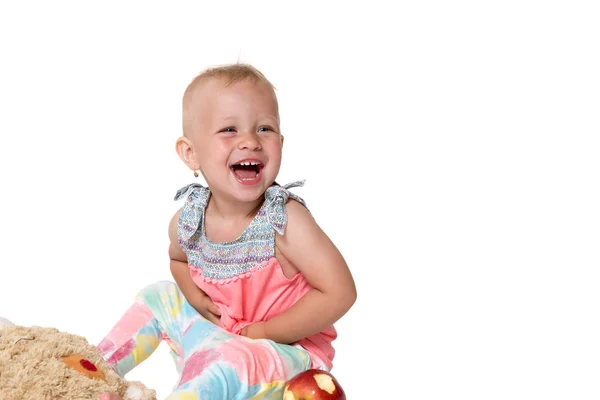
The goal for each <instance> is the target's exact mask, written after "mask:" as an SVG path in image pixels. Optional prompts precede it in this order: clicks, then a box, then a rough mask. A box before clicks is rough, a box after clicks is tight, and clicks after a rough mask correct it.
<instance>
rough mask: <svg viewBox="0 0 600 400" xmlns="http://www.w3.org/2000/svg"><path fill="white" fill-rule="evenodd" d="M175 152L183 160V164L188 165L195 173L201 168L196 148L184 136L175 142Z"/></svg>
mask: <svg viewBox="0 0 600 400" xmlns="http://www.w3.org/2000/svg"><path fill="white" fill-rule="evenodd" d="M175 151H176V152H177V155H178V156H179V158H181V161H183V163H184V164H185V165H187V166H188V168H189V169H191V170H192V171H193V170H197V169H198V168H200V167H199V166H198V162H197V161H196V154H195V152H194V146H193V144H192V142H191V141H190V140H189V139H188V138H186V137H185V136H182V137H180V138H179V139H177V141H176V142H175Z"/></svg>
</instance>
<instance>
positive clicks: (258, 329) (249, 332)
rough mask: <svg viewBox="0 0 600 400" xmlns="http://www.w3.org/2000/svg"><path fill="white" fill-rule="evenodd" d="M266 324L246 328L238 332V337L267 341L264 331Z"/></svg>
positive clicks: (258, 323) (259, 323)
mask: <svg viewBox="0 0 600 400" xmlns="http://www.w3.org/2000/svg"><path fill="white" fill-rule="evenodd" d="M266 324H267V323H266V322H257V323H254V324H251V325H248V326H246V327H245V328H244V329H242V331H241V332H240V335H242V336H246V337H247V338H250V339H268V338H267V333H266V331H265V325H266Z"/></svg>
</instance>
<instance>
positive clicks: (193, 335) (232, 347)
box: [98, 282, 311, 400]
mask: <svg viewBox="0 0 600 400" xmlns="http://www.w3.org/2000/svg"><path fill="white" fill-rule="evenodd" d="M161 340H165V341H166V342H167V343H168V344H169V346H170V348H171V350H172V355H173V356H174V358H175V361H176V364H177V367H178V370H179V373H180V380H179V383H178V384H177V386H176V388H175V390H174V391H173V392H172V393H171V394H170V395H169V396H168V398H167V399H168V400H184V399H185V400H204V399H210V400H219V399H223V400H226V399H227V400H232V399H235V400H237V399H240V400H241V399H281V396H282V394H283V388H284V386H285V383H286V381H287V380H288V379H290V378H291V377H293V376H294V375H296V374H298V373H300V372H302V371H305V370H307V369H309V368H311V359H310V356H309V354H308V352H307V351H306V350H304V349H303V348H301V347H299V346H291V345H283V344H278V343H275V342H273V341H271V340H267V339H260V340H253V339H248V338H246V337H243V336H239V335H236V334H233V333H231V332H228V331H226V330H224V329H223V328H221V327H219V326H216V325H215V324H213V323H212V322H210V321H208V320H206V319H205V318H204V317H202V316H201V315H200V314H199V313H198V312H197V311H196V310H195V309H194V308H193V307H192V306H191V305H190V304H189V303H188V302H187V301H186V299H185V297H184V296H183V294H182V293H181V291H180V290H179V288H178V287H177V285H175V284H174V283H172V282H158V283H155V284H153V285H150V286H148V287H146V288H145V289H143V290H142V291H141V292H140V293H139V294H138V296H137V298H136V301H135V303H134V304H133V306H132V307H131V308H130V309H129V310H128V311H127V312H126V313H125V315H123V317H122V318H121V319H120V321H119V322H118V323H117V324H116V325H115V327H114V328H113V329H112V330H111V331H110V333H109V334H108V336H107V337H106V338H104V339H103V340H102V342H101V343H100V344H99V345H98V349H99V350H100V353H101V354H102V355H103V357H104V358H105V359H106V360H107V361H108V362H109V363H110V364H112V365H113V366H114V367H115V370H116V371H117V373H118V374H119V375H121V376H125V374H126V373H127V372H129V371H130V370H131V369H133V368H134V367H135V366H136V365H138V364H140V363H141V362H142V361H144V360H145V359H146V358H148V357H149V356H150V354H152V352H153V351H154V350H156V348H157V347H158V345H159V344H160V342H161Z"/></svg>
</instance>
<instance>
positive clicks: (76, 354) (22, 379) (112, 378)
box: [0, 318, 156, 400]
mask: <svg viewBox="0 0 600 400" xmlns="http://www.w3.org/2000/svg"><path fill="white" fill-rule="evenodd" d="M105 392H111V393H115V394H117V395H119V396H120V397H121V398H123V399H124V400H125V399H131V400H133V399H136V400H156V392H155V391H154V390H151V389H148V388H146V387H145V386H144V385H143V384H141V383H140V382H130V381H126V380H124V379H122V378H121V377H119V376H118V375H117V373H116V372H114V370H113V369H112V368H111V367H110V365H109V364H108V363H106V362H105V361H104V360H103V359H102V357H101V356H100V354H99V353H98V350H97V349H96V347H95V346H92V345H91V344H89V343H88V342H87V340H86V339H85V338H83V337H81V336H77V335H72V334H69V333H65V332H60V331H59V330H58V329H55V328H42V327H37V326H34V327H24V326H15V325H13V324H12V323H10V321H8V320H6V319H4V318H0V399H2V400H46V399H47V400H58V399H64V400H70V399H73V400H83V399H93V400H98V399H99V398H100V396H101V394H102V393H105Z"/></svg>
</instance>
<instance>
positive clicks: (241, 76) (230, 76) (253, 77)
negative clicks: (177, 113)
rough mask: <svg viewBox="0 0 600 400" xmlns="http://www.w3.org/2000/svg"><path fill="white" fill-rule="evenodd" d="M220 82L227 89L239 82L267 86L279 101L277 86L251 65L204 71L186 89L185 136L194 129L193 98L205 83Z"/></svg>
mask: <svg viewBox="0 0 600 400" xmlns="http://www.w3.org/2000/svg"><path fill="white" fill-rule="evenodd" d="M211 80H219V81H220V82H221V83H222V84H223V85H224V86H225V87H227V86H231V85H234V84H236V83H238V82H241V81H245V80H250V81H252V82H254V83H260V84H263V85H266V86H267V87H268V88H269V89H271V90H272V91H273V96H274V97H275V99H276V100H277V96H276V94H275V86H273V84H272V83H271V82H270V81H269V80H268V79H267V78H266V77H265V75H264V74H263V73H262V72H260V71H259V70H258V69H256V68H255V67H253V66H252V65H249V64H226V65H221V66H216V67H211V68H208V69H206V70H204V71H203V72H202V73H201V74H199V75H198V76H196V77H195V78H194V79H193V80H192V81H191V82H190V84H189V85H188V87H187V88H186V89H185V92H184V94H183V107H182V108H183V110H182V111H183V134H184V136H189V135H190V133H191V132H192V131H193V129H194V117H193V116H194V110H193V103H194V101H193V98H194V94H195V93H196V92H197V89H198V87H200V86H201V85H202V84H203V83H205V82H208V81H211Z"/></svg>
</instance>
